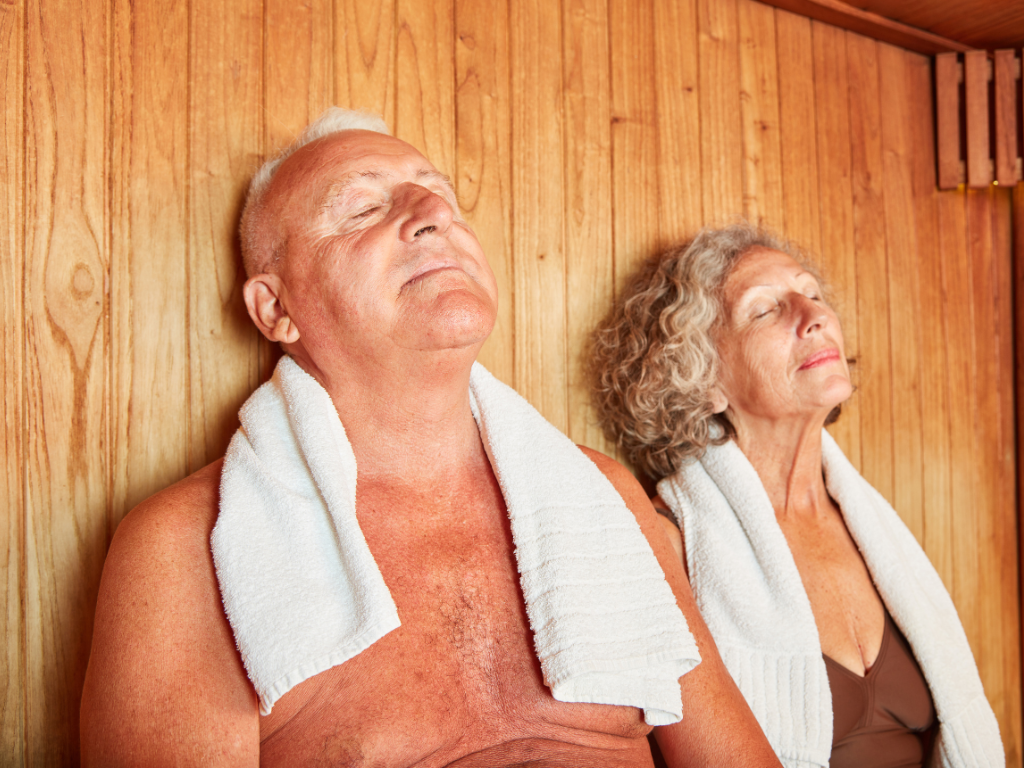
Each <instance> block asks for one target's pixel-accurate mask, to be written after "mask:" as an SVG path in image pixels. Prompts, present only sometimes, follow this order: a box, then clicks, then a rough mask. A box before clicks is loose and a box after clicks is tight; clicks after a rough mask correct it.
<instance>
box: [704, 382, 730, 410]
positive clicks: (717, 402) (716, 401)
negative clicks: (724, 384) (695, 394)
mask: <svg viewBox="0 0 1024 768" xmlns="http://www.w3.org/2000/svg"><path fill="white" fill-rule="evenodd" d="M708 394H709V395H710V397H711V412H712V413H725V409H726V408H728V407H729V398H727V397H726V396H725V392H723V391H722V388H721V387H720V386H719V385H718V384H715V386H713V387H712V388H711V391H710V392H709V393H708Z"/></svg>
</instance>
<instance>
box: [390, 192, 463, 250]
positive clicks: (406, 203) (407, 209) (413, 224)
mask: <svg viewBox="0 0 1024 768" xmlns="http://www.w3.org/2000/svg"><path fill="white" fill-rule="evenodd" d="M396 198H398V200H399V201H400V203H401V205H402V207H403V208H404V210H403V211H402V215H403V216H404V217H405V218H404V220H403V221H402V225H401V229H400V232H399V236H400V237H401V238H402V240H404V241H406V242H408V243H411V242H412V241H413V240H415V239H416V238H418V237H423V236H425V235H430V234H443V233H445V232H447V231H448V228H449V227H451V224H452V218H453V217H454V211H453V210H452V207H451V205H450V204H449V203H448V201H447V200H445V199H444V198H443V197H441V196H440V195H438V194H436V193H434V192H431V191H430V190H429V189H427V188H426V187H421V186H420V185H419V184H412V183H409V184H406V185H404V188H403V189H402V190H401V192H400V194H399V195H396Z"/></svg>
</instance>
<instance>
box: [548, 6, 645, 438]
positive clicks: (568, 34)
mask: <svg viewBox="0 0 1024 768" xmlns="http://www.w3.org/2000/svg"><path fill="white" fill-rule="evenodd" d="M563 24H564V28H565V33H564V39H565V60H564V64H563V66H564V68H565V74H564V79H565V126H566V130H565V258H566V302H567V323H568V356H569V359H568V365H569V398H568V401H569V402H568V416H569V429H568V434H569V436H570V437H571V438H572V439H573V440H575V441H576V442H577V443H581V444H584V445H589V446H591V447H592V448H595V449H597V450H599V451H603V452H605V453H614V452H615V446H614V444H612V443H611V442H609V441H608V440H607V438H605V436H604V432H603V431H602V430H601V428H600V427H598V426H597V422H596V420H595V417H594V413H593V409H592V408H591V407H590V398H589V396H588V392H589V379H588V378H587V376H586V373H585V357H584V356H585V354H586V350H587V344H588V337H589V335H590V332H591V331H592V330H593V329H594V326H596V325H597V323H598V322H599V321H600V319H601V316H602V315H603V313H604V310H605V308H606V307H608V305H609V304H611V301H612V296H613V294H614V289H615V269H616V257H617V252H616V249H615V247H614V243H613V240H612V231H613V224H612V208H613V205H612V201H613V196H614V194H615V191H617V190H618V187H617V186H614V187H613V180H612V146H613V141H612V135H613V132H614V133H615V134H616V136H617V138H618V140H619V141H621V138H622V137H621V132H620V131H619V127H620V125H621V122H622V119H623V118H622V117H621V116H620V114H619V112H618V111H616V113H615V115H616V118H615V119H616V123H615V124H614V125H613V123H612V96H611V94H612V87H611V80H612V75H611V73H610V72H609V61H610V56H609V53H610V51H609V46H610V42H609V9H608V4H607V3H604V2H594V1H593V0H567V1H566V2H565V4H564V6H563ZM649 112H651V113H653V112H654V110H649ZM649 119H651V120H652V122H653V114H650V115H649ZM647 133H648V135H650V133H651V128H648V130H647ZM616 146H617V145H616ZM653 194H654V195H657V184H655V186H654V188H653ZM654 213H655V215H657V206H655V207H654Z"/></svg>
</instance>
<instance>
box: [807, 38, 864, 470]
mask: <svg viewBox="0 0 1024 768" xmlns="http://www.w3.org/2000/svg"><path fill="white" fill-rule="evenodd" d="M811 34H812V37H813V48H814V50H813V56H814V103H815V123H816V125H817V147H818V157H817V166H818V194H819V196H820V198H821V202H820V212H821V250H820V252H819V254H818V259H819V260H820V264H821V269H822V272H823V273H824V275H825V277H826V279H827V280H828V281H829V283H830V284H831V285H832V286H833V287H834V288H835V289H838V290H836V293H835V295H834V296H833V299H832V302H833V304H834V305H835V307H836V310H837V311H838V312H839V317H840V320H841V321H843V338H844V340H845V342H846V356H847V358H852V359H854V360H857V359H859V358H860V337H859V335H858V333H857V327H858V325H857V322H856V320H857V254H856V252H855V250H854V243H855V238H854V229H853V179H852V167H851V158H850V87H849V77H848V71H847V68H848V66H849V65H848V62H847V57H846V33H845V32H843V31H842V30H840V29H836V28H835V27H832V26H829V25H828V24H822V23H821V22H817V21H816V22H814V23H813V24H812V25H811ZM861 402H862V400H861V398H860V397H853V398H851V399H850V400H849V401H847V402H846V403H844V404H843V414H842V417H841V418H840V419H839V421H838V422H836V423H835V424H834V425H833V426H832V427H830V428H829V432H830V433H831V434H832V436H833V437H835V438H836V441H837V442H838V443H839V445H840V446H841V447H842V449H843V451H845V452H846V455H847V456H849V457H850V460H851V461H852V462H853V465H854V466H855V467H857V468H858V469H860V458H861V443H860V419H861V416H860V408H861Z"/></svg>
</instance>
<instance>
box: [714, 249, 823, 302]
mask: <svg viewBox="0 0 1024 768" xmlns="http://www.w3.org/2000/svg"><path fill="white" fill-rule="evenodd" d="M802 275H809V276H810V277H812V278H814V275H812V274H811V273H810V272H808V271H807V270H806V269H804V267H803V265H802V264H800V262H798V261H797V260H796V259H794V258H793V257H792V256H790V255H789V254H788V253H783V252H782V251H776V250H773V249H771V248H754V249H751V250H750V251H748V252H747V253H745V254H743V256H741V257H740V259H739V261H738V262H737V263H736V264H735V266H733V268H732V270H730V272H729V275H728V277H726V279H725V285H724V288H725V293H726V294H727V295H728V294H734V295H735V294H736V293H737V292H739V293H744V292H746V291H747V290H749V289H750V288H754V287H757V286H759V285H774V284H776V283H777V282H778V281H779V280H787V279H793V278H798V277H800V276H802Z"/></svg>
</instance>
